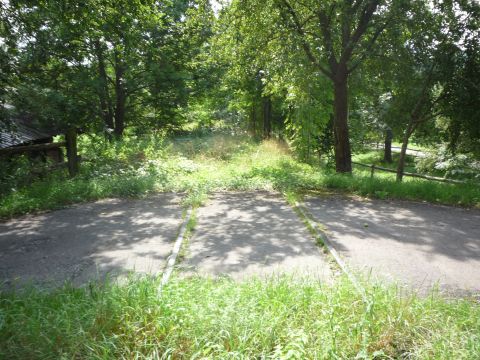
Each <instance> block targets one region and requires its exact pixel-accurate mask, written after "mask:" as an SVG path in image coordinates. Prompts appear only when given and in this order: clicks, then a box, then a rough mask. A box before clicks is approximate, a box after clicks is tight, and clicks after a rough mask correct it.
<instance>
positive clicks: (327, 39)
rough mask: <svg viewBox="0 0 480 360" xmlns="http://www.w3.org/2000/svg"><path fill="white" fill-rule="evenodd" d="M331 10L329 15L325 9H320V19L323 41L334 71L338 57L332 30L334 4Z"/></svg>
mask: <svg viewBox="0 0 480 360" xmlns="http://www.w3.org/2000/svg"><path fill="white" fill-rule="evenodd" d="M330 10H331V11H330V14H329V15H327V14H326V13H325V12H324V11H318V20H319V21H320V29H321V32H322V37H323V43H324V45H325V49H326V50H327V55H328V63H329V64H330V69H331V71H332V72H333V71H334V69H335V68H336V67H337V58H336V57H335V51H334V49H333V41H332V33H331V31H330V26H331V16H332V11H333V6H332V8H330Z"/></svg>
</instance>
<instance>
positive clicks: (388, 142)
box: [383, 129, 393, 164]
mask: <svg viewBox="0 0 480 360" xmlns="http://www.w3.org/2000/svg"><path fill="white" fill-rule="evenodd" d="M392 139H393V133H392V130H391V129H387V130H386V134H385V150H384V154H383V161H385V162H387V163H389V164H391V163H392V162H393V160H392Z"/></svg>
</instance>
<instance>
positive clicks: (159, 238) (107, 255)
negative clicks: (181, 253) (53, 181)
mask: <svg viewBox="0 0 480 360" xmlns="http://www.w3.org/2000/svg"><path fill="white" fill-rule="evenodd" d="M179 200H180V198H179V197H178V196H176V195H173V194H163V195H157V196H152V197H151V198H150V199H149V200H137V201H133V200H103V201H99V202H95V203H90V204H81V205H77V206H73V207H71V208H68V209H65V210H59V211H54V212H49V213H45V214H42V215H35V216H25V217H22V218H18V219H15V220H11V221H9V222H6V223H0V281H6V282H7V284H8V283H10V284H11V283H14V282H18V283H24V282H27V281H33V282H34V283H42V284H46V283H52V284H54V285H57V284H59V283H62V282H63V281H65V280H69V281H73V282H74V283H75V284H81V283H84V282H86V281H87V280H90V279H93V278H96V277H103V276H105V275H106V274H112V275H117V274H124V273H126V272H128V271H131V270H135V271H138V272H144V273H157V272H160V271H162V270H163V267H164V264H165V259H166V257H167V256H168V255H169V254H170V251H171V249H172V242H173V241H174V240H175V237H176V235H177V231H178V228H179V226H180V224H181V221H182V217H181V215H182V208H181V206H180V205H179Z"/></svg>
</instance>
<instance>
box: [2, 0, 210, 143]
mask: <svg viewBox="0 0 480 360" xmlns="http://www.w3.org/2000/svg"><path fill="white" fill-rule="evenodd" d="M6 7H7V9H8V16H7V20H8V21H9V23H11V24H13V25H12V26H13V27H14V28H15V29H16V32H17V33H18V34H19V35H18V39H17V42H18V43H19V44H21V47H20V49H21V50H20V51H19V53H18V55H17V56H16V57H15V58H14V62H15V63H16V66H17V67H18V69H19V71H18V72H19V79H20V81H19V82H18V84H17V85H16V87H15V89H13V91H11V92H10V97H11V98H12V99H13V100H15V99H17V102H18V103H19V105H21V106H19V108H21V110H22V111H26V112H30V113H31V114H34V115H35V117H36V118H39V119H41V120H42V121H43V122H46V123H49V124H50V125H51V126H53V123H58V124H60V125H61V126H64V125H66V124H67V125H68V124H70V125H75V126H79V127H82V128H84V129H86V128H89V129H91V130H99V129H111V130H112V131H113V133H114V134H115V135H116V136H118V137H120V136H122V134H123V132H124V130H125V127H126V126H127V125H128V124H131V125H136V126H137V127H141V126H144V124H148V126H154V127H160V126H165V125H166V124H172V123H174V122H175V121H177V119H178V118H180V117H179V116H177V113H178V109H179V107H180V105H184V104H186V99H187V97H188V94H189V89H188V87H189V85H188V82H189V81H190V79H191V78H192V77H193V76H192V74H191V72H192V69H191V68H190V67H189V63H190V61H191V59H192V57H194V56H195V54H196V53H197V52H198V50H197V49H198V48H199V47H201V42H203V41H205V39H206V38H207V37H208V36H209V34H208V33H204V32H203V30H204V26H203V25H202V24H204V21H203V19H202V14H208V13H209V11H210V13H211V8H210V7H209V4H208V2H207V1H204V0H198V1H188V0H183V1H175V2H171V1H166V2H161V3H159V2H156V1H153V0H151V1H140V0H138V1H123V0H121V1H98V0H88V1H84V2H80V3H78V2H68V1H50V0H47V1H42V2H39V3H38V4H36V3H32V2H30V1H24V0H16V1H11V2H10V3H8V4H7V5H6ZM197 19H200V20H199V21H196V20H197ZM14 102H15V101H14ZM152 113H153V114H154V116H151V114H152Z"/></svg>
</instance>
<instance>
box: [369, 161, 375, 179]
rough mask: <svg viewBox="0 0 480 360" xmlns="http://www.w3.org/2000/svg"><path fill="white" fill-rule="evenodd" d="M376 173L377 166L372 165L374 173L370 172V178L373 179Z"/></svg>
mask: <svg viewBox="0 0 480 360" xmlns="http://www.w3.org/2000/svg"><path fill="white" fill-rule="evenodd" d="M374 173H375V165H373V164H372V171H371V172H370V177H371V178H372V179H373V174H374Z"/></svg>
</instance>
